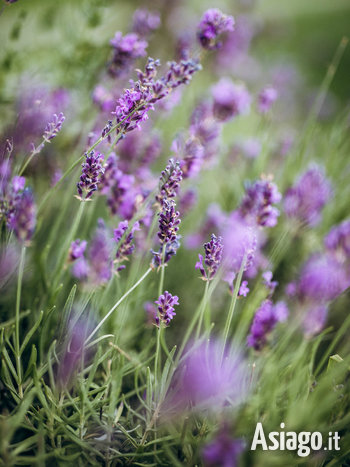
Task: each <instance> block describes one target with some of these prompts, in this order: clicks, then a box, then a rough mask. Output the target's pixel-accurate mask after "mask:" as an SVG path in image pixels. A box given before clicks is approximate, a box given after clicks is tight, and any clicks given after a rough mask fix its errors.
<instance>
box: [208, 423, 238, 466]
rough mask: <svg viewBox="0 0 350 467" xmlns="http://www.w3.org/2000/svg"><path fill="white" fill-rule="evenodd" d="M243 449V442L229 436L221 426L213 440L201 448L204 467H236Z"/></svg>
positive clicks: (227, 431)
mask: <svg viewBox="0 0 350 467" xmlns="http://www.w3.org/2000/svg"><path fill="white" fill-rule="evenodd" d="M244 448H245V443H244V441H243V440H242V439H235V438H233V437H232V436H230V433H229V430H228V428H227V427H226V426H223V427H221V429H220V431H219V432H218V433H217V434H216V436H215V438H214V439H213V440H212V441H210V442H209V443H208V444H206V445H205V446H204V448H203V451H202V458H203V462H204V467H217V466H222V467H237V466H238V459H239V456H240V454H241V453H242V452H243V451H244Z"/></svg>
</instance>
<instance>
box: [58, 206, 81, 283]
mask: <svg viewBox="0 0 350 467" xmlns="http://www.w3.org/2000/svg"><path fill="white" fill-rule="evenodd" d="M86 203H87V202H86V201H81V202H80V206H79V209H78V212H77V215H76V217H75V219H74V222H73V224H72V226H71V229H70V231H69V232H68V235H67V236H66V239H65V243H64V245H63V248H62V250H61V256H60V257H59V260H58V262H57V266H56V269H55V275H54V277H55V278H56V283H58V282H59V280H60V277H61V274H62V271H63V265H64V262H65V261H66V258H67V254H68V249H69V246H70V244H71V242H72V240H73V238H74V236H75V234H76V233H77V230H78V227H79V224H80V220H81V217H82V215H83V212H84V208H85V204H86Z"/></svg>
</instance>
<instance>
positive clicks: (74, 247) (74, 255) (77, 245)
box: [68, 238, 87, 261]
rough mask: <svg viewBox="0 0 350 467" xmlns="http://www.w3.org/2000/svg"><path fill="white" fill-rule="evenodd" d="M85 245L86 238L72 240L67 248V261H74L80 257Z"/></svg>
mask: <svg viewBox="0 0 350 467" xmlns="http://www.w3.org/2000/svg"><path fill="white" fill-rule="evenodd" d="M86 245H87V242H86V240H83V241H81V240H80V239H79V238H78V239H77V240H74V242H72V243H71V245H70V249H69V254H68V256H69V261H75V260H77V259H78V258H81V257H82V256H83V255H84V252H85V250H86Z"/></svg>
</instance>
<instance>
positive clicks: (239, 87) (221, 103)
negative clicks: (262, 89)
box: [212, 78, 251, 122]
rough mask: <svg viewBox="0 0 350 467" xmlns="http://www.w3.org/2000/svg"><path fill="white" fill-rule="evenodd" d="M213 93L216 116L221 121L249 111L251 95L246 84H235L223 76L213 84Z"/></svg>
mask: <svg viewBox="0 0 350 467" xmlns="http://www.w3.org/2000/svg"><path fill="white" fill-rule="evenodd" d="M212 95H213V99H214V104H213V112H214V116H215V118H217V119H218V120H219V121H221V122H226V121H228V120H231V119H232V118H234V117H237V116H238V115H244V114H247V113H248V112H249V109H250V103H251V97H250V94H249V92H248V91H247V89H246V87H245V85H244V84H235V83H233V82H232V81H231V80H230V79H228V78H222V79H221V80H220V81H219V82H218V83H217V84H216V85H215V86H213V88H212Z"/></svg>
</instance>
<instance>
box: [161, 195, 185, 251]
mask: <svg viewBox="0 0 350 467" xmlns="http://www.w3.org/2000/svg"><path fill="white" fill-rule="evenodd" d="M175 206H176V205H175V203H174V201H172V200H164V201H163V208H162V211H161V212H160V213H159V231H158V238H159V241H160V243H161V245H164V244H165V243H171V242H173V241H175V240H176V239H177V232H178V230H179V225H180V222H181V219H180V213H179V212H178V211H175Z"/></svg>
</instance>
